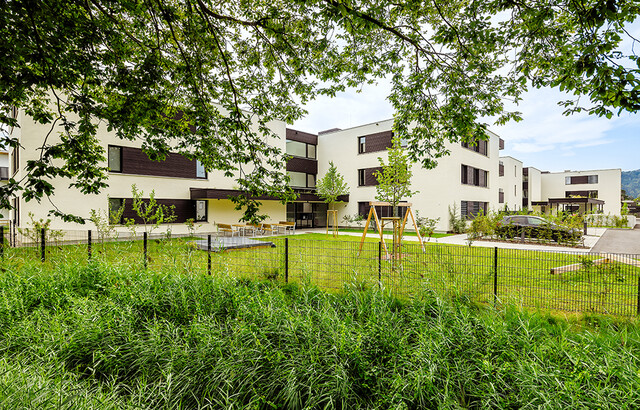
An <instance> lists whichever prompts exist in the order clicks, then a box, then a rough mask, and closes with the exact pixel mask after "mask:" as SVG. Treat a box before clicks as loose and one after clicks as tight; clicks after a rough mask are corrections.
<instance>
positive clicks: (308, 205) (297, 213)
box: [287, 202, 327, 229]
mask: <svg viewBox="0 0 640 410" xmlns="http://www.w3.org/2000/svg"><path fill="white" fill-rule="evenodd" d="M287 221H288V222H295V223H296V229H297V228H324V227H325V226H327V204H326V203H324V202H293V203H288V204H287Z"/></svg>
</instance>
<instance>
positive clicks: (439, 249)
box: [0, 229, 640, 316]
mask: <svg viewBox="0 0 640 410" xmlns="http://www.w3.org/2000/svg"><path fill="white" fill-rule="evenodd" d="M0 233H2V235H3V238H4V241H2V242H1V243H2V244H3V246H2V248H1V252H2V263H3V264H4V265H5V268H13V269H18V268H19V267H20V266H23V265H25V264H29V263H32V264H33V263H37V264H45V265H52V266H53V265H57V264H64V263H81V264H85V263H87V261H88V260H90V259H91V260H96V261H102V262H108V263H109V264H111V265H114V266H123V267H128V268H134V269H145V268H146V269H155V270H170V271H173V272H178V273H190V274H208V273H210V274H212V275H227V276H232V277H237V278H251V279H267V280H278V281H283V282H285V281H286V282H297V283H312V284H315V285H317V286H319V287H321V288H323V289H326V290H330V291H340V290H341V289H343V288H344V287H345V286H347V285H349V286H354V285H355V286H358V287H361V288H367V287H374V286H376V287H377V286H380V287H382V288H384V289H386V290H387V291H389V292H392V293H393V294H395V295H398V296H403V297H411V296H412V295H415V294H417V293H418V292H419V291H421V290H423V289H433V290H435V291H437V292H440V293H452V292H453V293H457V294H461V295H466V296H468V297H469V298H471V299H472V300H475V301H477V302H480V303H498V304H505V303H515V304H517V305H520V306H523V307H533V308H540V309H548V310H562V311H575V312H594V313H604V314H613V315H627V316H630V315H636V314H638V313H639V312H640V256H639V255H620V254H591V253H584V252H545V251H530V250H516V249H498V248H486V247H474V246H456V245H444V244H427V245H426V246H425V247H424V250H423V248H422V247H421V246H420V245H419V244H417V243H415V244H414V243H404V244H403V245H402V247H401V248H399V249H398V250H397V251H396V252H393V253H394V255H391V254H388V253H387V252H386V250H387V249H385V248H383V246H382V244H381V243H379V242H375V241H367V242H365V243H364V244H363V245H362V248H360V243H359V242H357V241H342V240H317V239H304V238H303V239H301V238H298V237H296V236H288V237H285V236H278V237H258V238H243V237H234V238H226V237H221V236H218V235H216V234H215V233H211V234H209V233H198V234H190V235H183V236H176V235H168V234H166V233H162V234H151V235H146V239H145V236H144V235H141V234H138V235H133V234H129V235H127V234H120V235H117V236H112V237H108V238H107V237H99V236H98V235H97V234H96V233H95V232H92V233H90V232H89V231H56V232H55V233H54V234H53V235H52V234H51V232H45V236H44V240H43V237H42V235H41V234H42V232H40V233H37V232H25V231H15V232H14V231H13V230H11V231H9V230H5V229H2V232H0ZM145 243H146V245H145ZM389 250H390V249H389Z"/></svg>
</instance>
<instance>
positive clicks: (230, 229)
mask: <svg viewBox="0 0 640 410" xmlns="http://www.w3.org/2000/svg"><path fill="white" fill-rule="evenodd" d="M217 226H218V232H222V234H223V235H225V236H226V234H229V235H230V236H231V237H233V235H238V236H239V235H240V232H239V231H238V229H237V228H236V227H235V226H231V225H229V224H217Z"/></svg>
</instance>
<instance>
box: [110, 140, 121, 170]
mask: <svg viewBox="0 0 640 410" xmlns="http://www.w3.org/2000/svg"><path fill="white" fill-rule="evenodd" d="M108 156H109V159H108V162H109V171H111V172H122V147H118V146H115V145H109V149H108Z"/></svg>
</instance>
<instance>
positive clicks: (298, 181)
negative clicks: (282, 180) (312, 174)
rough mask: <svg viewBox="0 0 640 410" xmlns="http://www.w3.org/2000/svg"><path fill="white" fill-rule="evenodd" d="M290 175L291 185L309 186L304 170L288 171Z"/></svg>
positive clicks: (297, 186) (298, 186)
mask: <svg viewBox="0 0 640 410" xmlns="http://www.w3.org/2000/svg"><path fill="white" fill-rule="evenodd" d="M287 175H288V176H289V185H290V186H292V187H296V188H306V187H307V174H306V173H304V172H293V171H287Z"/></svg>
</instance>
